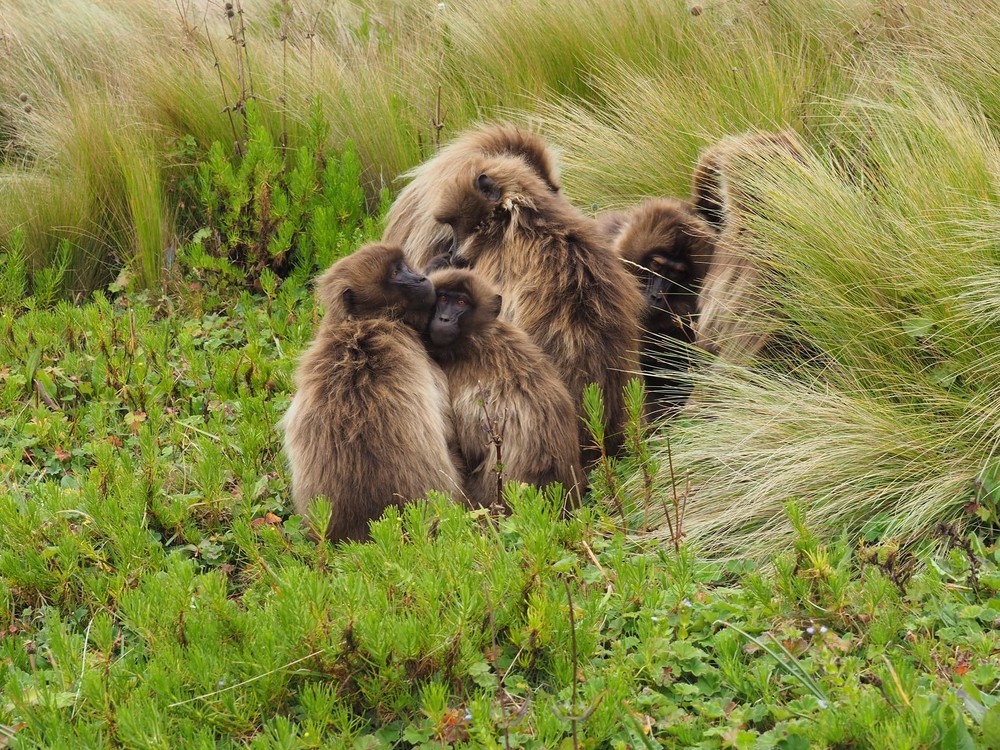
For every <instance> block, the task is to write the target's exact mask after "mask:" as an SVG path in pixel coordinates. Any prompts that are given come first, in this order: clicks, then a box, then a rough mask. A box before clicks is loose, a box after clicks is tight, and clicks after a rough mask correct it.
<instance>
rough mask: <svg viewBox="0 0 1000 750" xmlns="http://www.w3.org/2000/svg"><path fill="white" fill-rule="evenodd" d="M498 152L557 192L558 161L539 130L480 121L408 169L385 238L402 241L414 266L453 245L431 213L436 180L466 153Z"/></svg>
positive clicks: (460, 165)
mask: <svg viewBox="0 0 1000 750" xmlns="http://www.w3.org/2000/svg"><path fill="white" fill-rule="evenodd" d="M502 155H508V156H520V157H522V158H523V159H524V160H525V161H526V162H527V163H528V164H529V165H530V166H531V168H532V169H533V170H534V171H535V172H536V173H537V174H538V176H539V177H540V178H541V179H542V181H543V182H544V183H545V185H546V187H547V189H548V190H550V191H552V192H554V193H557V192H559V189H560V183H559V166H558V162H557V160H556V157H555V154H554V153H553V151H552V149H551V148H549V146H548V144H547V143H546V142H545V140H544V139H543V138H542V137H541V136H539V135H535V134H534V133H531V132H528V131H526V130H522V129H521V128H518V127H516V126H514V125H502V124H495V125H482V126H480V127H478V128H474V129H471V130H468V131H466V132H465V133H463V134H462V135H460V136H459V137H458V138H456V139H455V140H454V141H452V142H451V143H450V144H448V145H447V146H445V147H444V148H443V149H441V151H440V152H439V153H438V154H437V155H436V156H435V157H434V158H432V159H430V160H428V161H426V162H424V163H423V164H421V165H420V166H418V167H416V168H415V169H413V170H411V171H410V172H409V173H408V175H409V176H410V177H412V178H413V179H412V181H411V182H410V184H409V185H407V186H406V187H405V188H403V190H402V191H401V192H400V193H399V196H398V197H397V198H396V200H395V202H394V203H393V204H392V207H391V208H390V209H389V216H388V223H387V225H386V229H385V235H384V237H383V241H385V242H391V243H394V244H397V245H401V246H402V247H403V250H404V252H405V253H406V257H407V259H408V260H409V261H410V264H411V265H412V266H413V267H414V268H419V269H426V268H427V267H428V265H429V264H430V262H431V261H432V260H433V259H434V258H435V257H438V256H441V255H443V254H446V253H448V252H449V251H450V250H451V247H452V240H453V236H452V233H451V230H450V229H449V228H448V227H447V226H446V225H444V224H440V223H439V222H437V221H435V219H434V215H433V211H434V206H436V205H437V203H438V202H439V198H440V194H439V186H440V185H443V184H445V183H447V182H448V181H449V180H451V179H453V178H454V176H455V175H456V174H457V173H458V172H461V171H462V170H463V169H464V168H465V166H466V163H467V162H468V160H469V159H470V158H473V157H481V156H502Z"/></svg>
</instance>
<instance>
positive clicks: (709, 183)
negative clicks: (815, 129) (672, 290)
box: [694, 132, 803, 362]
mask: <svg viewBox="0 0 1000 750" xmlns="http://www.w3.org/2000/svg"><path fill="white" fill-rule="evenodd" d="M802 154H803V151H802V148H801V147H800V146H799V145H798V141H797V140H796V138H795V136H794V134H792V133H790V132H789V133H750V134H745V135H738V136H729V137H727V138H724V139H723V140H721V141H719V142H718V143H717V144H715V145H714V146H711V147H710V148H708V149H707V150H706V151H705V152H704V153H702V155H701V157H700V158H699V160H698V165H697V166H696V168H695V174H694V205H695V208H696V210H697V211H698V212H699V213H701V215H702V216H704V217H705V219H706V221H708V222H709V223H711V224H712V225H713V226H715V227H716V228H717V229H718V230H719V239H718V242H717V244H716V252H715V257H714V259H713V261H712V264H711V266H710V268H709V270H708V274H707V275H706V277H705V282H704V284H703V285H702V287H701V293H700V295H699V300H698V325H697V329H698V335H697V338H696V343H697V344H698V346H700V347H701V348H703V349H705V350H707V351H711V352H713V353H715V354H718V355H719V356H720V357H722V358H723V359H726V360H727V361H730V362H745V361H748V360H751V359H753V358H754V357H755V356H756V355H757V353H758V352H759V351H760V350H761V347H762V346H763V345H764V343H765V342H766V337H763V336H761V335H759V334H758V333H756V332H754V330H752V329H751V327H750V326H749V325H748V324H747V323H746V315H747V313H748V312H749V311H750V310H751V309H752V307H753V304H754V295H755V294H756V292H757V289H758V287H759V284H760V274H759V270H758V269H757V268H755V267H754V265H753V264H752V262H751V261H750V259H749V257H748V253H747V250H746V248H747V244H746V243H747V241H748V232H747V230H746V227H745V224H744V222H743V220H742V217H743V216H744V215H745V214H746V212H747V211H752V210H754V208H753V206H752V201H751V200H750V196H748V195H746V193H745V192H744V188H743V187H742V185H741V183H740V180H739V171H740V169H745V168H747V167H748V166H751V165H754V166H756V165H761V164H765V163H767V162H773V161H775V160H788V159H795V160H797V161H801V160H802Z"/></svg>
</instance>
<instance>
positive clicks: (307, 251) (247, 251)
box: [182, 102, 377, 289]
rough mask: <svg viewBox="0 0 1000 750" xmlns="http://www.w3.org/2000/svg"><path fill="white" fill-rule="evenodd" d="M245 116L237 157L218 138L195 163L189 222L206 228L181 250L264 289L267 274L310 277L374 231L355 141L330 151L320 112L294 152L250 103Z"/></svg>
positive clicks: (187, 257) (190, 260)
mask: <svg viewBox="0 0 1000 750" xmlns="http://www.w3.org/2000/svg"><path fill="white" fill-rule="evenodd" d="M246 117H247V124H248V130H247V133H248V135H247V140H246V143H245V144H244V146H243V148H242V149H241V151H240V152H239V153H232V151H231V150H230V149H228V148H227V147H225V146H223V144H222V143H220V142H219V141H216V142H215V143H213V144H212V147H211V148H210V149H209V151H208V154H207V155H206V156H205V158H204V159H203V160H202V161H201V162H200V163H199V164H198V168H197V176H196V180H195V184H194V188H193V190H194V194H195V195H194V200H193V202H192V204H193V205H192V208H193V209H194V210H193V211H192V214H193V217H192V218H193V221H194V222H195V223H201V224H202V226H201V228H199V229H198V231H197V232H195V234H194V238H193V241H192V244H191V246H189V247H187V248H185V249H184V250H183V251H182V260H184V261H185V262H186V265H187V266H188V267H189V268H200V269H202V270H209V269H211V270H217V271H220V272H223V273H226V274H228V275H229V276H230V277H236V278H239V279H240V280H241V281H244V280H245V281H249V282H251V283H253V284H254V285H255V286H256V287H257V288H258V289H260V288H261V276H262V274H265V273H276V274H278V275H279V276H287V275H288V274H289V273H291V272H292V271H293V270H297V271H299V273H300V274H306V275H308V274H310V273H312V272H314V271H315V270H316V269H318V268H325V267H326V266H328V265H329V264H330V263H331V262H332V261H333V260H334V259H335V258H337V257H340V256H341V255H344V254H345V253H346V252H347V251H348V250H349V249H350V248H351V247H353V246H354V245H356V244H357V242H358V240H359V239H360V238H362V237H364V236H370V235H372V234H373V233H374V230H375V227H376V226H377V223H376V220H375V219H372V218H370V215H369V213H368V211H367V210H366V204H365V194H364V190H363V189H362V187H361V164H360V162H359V161H358V157H357V154H356V152H355V151H354V149H353V147H352V146H351V145H350V144H348V145H347V147H346V148H345V150H344V151H343V152H342V153H341V154H339V155H334V154H329V153H327V150H326V147H325V143H326V139H327V133H326V130H327V127H326V125H325V122H324V120H323V117H322V114H321V112H320V110H319V108H316V109H315V111H314V115H313V119H312V135H311V137H310V138H309V139H308V141H307V142H306V143H304V144H303V145H302V146H300V147H298V148H297V149H294V150H288V149H285V148H283V147H282V146H280V145H279V144H277V143H276V142H275V141H274V139H273V138H272V136H271V134H270V132H269V131H268V130H267V128H266V127H264V126H263V125H262V124H261V123H260V122H259V118H258V116H257V108H256V106H255V105H254V104H253V102H249V103H248V104H247V112H246ZM206 255H207V258H206V257H205V256H206ZM210 259H214V260H210Z"/></svg>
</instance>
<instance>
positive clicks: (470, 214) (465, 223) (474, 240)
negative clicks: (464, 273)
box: [434, 156, 555, 266]
mask: <svg viewBox="0 0 1000 750" xmlns="http://www.w3.org/2000/svg"><path fill="white" fill-rule="evenodd" d="M554 195H555V193H553V192H552V190H551V189H550V188H549V186H548V185H547V184H546V182H545V181H544V180H543V179H542V178H541V177H539V175H538V173H537V172H536V171H535V170H534V169H533V168H532V167H531V166H530V165H529V164H528V163H527V162H526V161H525V160H524V159H523V158H522V157H519V156H493V157H475V158H470V159H469V163H468V165H467V168H466V169H463V170H459V171H458V173H456V175H454V176H453V177H452V179H451V180H450V181H449V184H446V185H444V186H442V190H441V199H440V201H439V203H438V205H437V207H436V209H435V211H434V218H435V220H437V221H438V222H440V223H442V224H447V225H448V226H450V227H451V230H452V232H453V234H454V244H453V246H452V251H451V256H452V258H453V259H454V260H456V261H457V262H458V263H463V262H464V263H467V264H469V265H473V266H474V265H475V262H476V258H477V257H478V256H479V255H480V254H481V253H482V252H483V251H485V250H486V249H488V248H490V247H495V246H497V245H499V244H501V243H502V241H503V238H504V235H505V234H506V232H507V230H508V229H509V228H510V226H511V224H512V222H516V221H518V219H519V218H523V216H524V215H528V214H537V213H539V212H540V211H541V210H542V208H543V206H544V205H546V204H547V203H549V202H550V201H551V198H552V197H553V196H554Z"/></svg>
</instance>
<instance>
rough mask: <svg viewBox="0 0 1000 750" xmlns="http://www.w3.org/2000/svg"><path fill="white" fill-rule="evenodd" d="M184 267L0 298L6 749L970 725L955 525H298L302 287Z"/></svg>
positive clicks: (927, 739) (538, 519)
mask: <svg viewBox="0 0 1000 750" xmlns="http://www.w3.org/2000/svg"><path fill="white" fill-rule="evenodd" d="M180 261H181V263H182V264H183V263H186V262H187V260H186V256H183V255H182V257H181V259H180ZM192 273H194V272H192ZM205 273H206V271H204V270H203V269H197V271H196V273H195V275H189V276H187V280H186V282H185V283H184V284H182V285H181V286H180V290H181V291H179V292H177V293H175V294H172V295H171V296H168V297H161V296H157V295H153V294H150V293H148V292H142V293H137V294H127V295H126V294H115V295H113V296H107V295H105V294H98V295H97V297H96V299H95V300H94V301H92V302H89V303H87V304H85V305H83V306H80V307H70V306H68V305H59V306H57V307H55V308H54V309H48V310H30V309H29V310H28V311H26V312H21V313H17V312H15V310H13V309H12V308H8V309H7V310H6V311H4V312H2V313H0V415H2V416H0V423H2V426H3V429H2V430H0V435H3V437H2V439H0V472H2V476H3V482H2V485H3V488H4V489H3V491H2V493H0V628H2V632H3V633H4V636H3V638H2V639H0V654H2V656H0V686H2V697H0V732H2V733H3V735H4V736H10V737H11V738H12V746H13V747H47V748H59V747H66V748H69V747H116V746H118V747H121V746H124V747H177V746H180V745H183V746H185V747H216V746H219V747H244V746H247V747H254V748H272V747H274V748H277V747H284V748H310V747H345V748H347V747H351V748H356V747H368V748H378V747H386V748H388V747H425V748H430V747H444V746H448V745H458V746H464V747H495V748H500V747H506V746H509V747H523V748H543V747H572V746H573V744H572V742H573V741H572V734H573V727H572V724H573V723H574V722H573V721H571V719H572V718H574V717H576V718H578V721H576V722H575V723H576V733H577V740H578V742H579V746H581V747H643V746H645V747H649V746H666V747H697V748H799V747H847V746H854V747H875V748H919V747H974V746H975V745H974V744H973V743H975V742H979V743H986V742H987V740H988V738H990V737H993V738H994V740H995V738H996V735H995V733H994V734H989V732H995V730H992V729H990V727H991V726H992V723H993V722H995V720H996V714H997V713H998V712H1000V708H998V707H997V705H996V702H997V697H996V685H997V682H998V680H1000V669H998V667H997V665H996V660H995V654H996V651H997V649H998V648H1000V644H998V641H997V634H996V633H997V631H996V630H995V629H994V621H995V619H996V617H997V616H998V613H1000V594H998V591H1000V570H998V565H997V559H996V556H997V553H996V551H995V549H991V550H987V549H984V548H983V547H982V546H981V545H979V544H978V542H977V541H976V540H975V539H973V540H972V542H971V544H972V545H973V546H971V547H968V548H967V549H965V548H963V547H962V546H955V545H956V544H959V545H961V544H964V542H963V541H962V540H963V539H964V537H961V536H957V537H955V538H954V539H953V540H952V542H951V543H950V546H951V547H952V549H951V550H950V551H948V552H946V553H943V554H940V553H934V552H933V549H934V547H935V544H934V543H933V540H932V542H931V543H929V544H926V545H921V546H918V547H916V548H911V549H900V548H899V547H898V546H893V545H892V544H882V545H875V546H870V547H868V546H862V547H860V548H856V547H854V546H853V545H852V544H851V543H850V542H848V541H847V539H846V537H842V538H840V539H835V540H833V541H832V542H829V543H828V542H823V541H821V539H820V537H819V536H818V535H817V534H815V533H813V531H811V527H810V525H809V524H807V523H805V522H803V521H802V519H801V517H800V513H799V511H797V510H795V509H794V508H792V509H790V510H789V511H788V512H789V513H790V514H791V515H790V518H791V519H792V521H793V523H794V525H795V529H796V531H795V535H794V538H793V539H792V541H791V544H790V549H789V551H788V552H784V553H781V554H778V555H777V556H775V557H774V559H773V569H772V570H770V571H769V572H765V571H760V570H757V569H756V566H750V565H744V564H740V563H729V564H721V563H713V562H710V561H709V560H707V559H705V558H703V557H700V556H697V555H695V554H694V553H693V552H692V550H691V549H690V548H687V547H681V549H680V552H679V553H676V554H675V553H674V552H673V551H670V552H667V551H666V549H665V548H664V547H663V546H662V545H661V544H660V543H659V541H658V540H657V538H656V536H655V535H647V534H643V533H633V534H631V535H624V534H622V533H621V532H620V531H619V530H618V527H619V526H620V524H621V519H620V517H619V515H618V511H617V509H616V508H615V506H614V504H613V503H612V502H610V501H609V500H607V499H603V498H602V497H600V496H597V497H593V498H592V499H591V501H590V503H588V505H587V507H585V508H584V509H583V510H582V511H580V512H579V513H578V514H577V515H576V516H575V517H574V518H572V519H570V520H559V519H558V517H557V512H556V508H557V507H558V502H554V501H553V500H551V499H547V498H545V497H543V496H541V495H539V494H538V493H536V492H534V491H524V492H521V493H519V494H515V495H514V496H512V498H511V502H512V505H513V509H514V512H513V514H512V516H511V517H510V518H508V519H504V520H501V521H499V522H498V521H495V520H490V519H489V518H488V517H487V516H485V515H483V514H482V513H480V514H470V513H467V512H466V511H465V510H463V509H462V508H461V507H459V506H457V505H454V504H451V503H449V502H448V501H447V500H443V499H437V500H435V501H433V502H432V503H430V504H416V505H413V506H410V507H409V508H408V509H407V510H406V511H405V513H403V514H402V515H400V514H398V513H396V512H394V511H391V512H390V513H389V514H388V515H387V516H386V517H385V519H384V520H382V521H381V522H380V523H379V524H378V525H377V526H376V527H375V529H374V533H373V541H372V543H370V544H365V545H357V544H353V545H347V546H344V547H341V548H339V549H334V548H332V547H331V546H330V545H328V544H316V543H314V542H313V541H311V540H309V539H307V538H306V536H305V533H304V531H305V527H304V524H303V521H302V519H301V518H300V517H297V516H289V515H288V509H287V503H286V499H287V481H288V478H287V472H286V469H285V467H284V464H283V461H282V459H281V455H280V436H279V434H278V433H277V431H276V429H275V423H276V422H277V419H278V418H279V416H280V415H281V413H282V412H283V410H284V409H285V408H286V406H287V403H288V398H289V395H290V393H289V391H290V388H291V373H292V369H293V362H294V359H293V358H294V355H295V354H296V353H297V352H299V351H301V350H302V349H303V348H304V346H305V345H306V343H307V342H308V340H309V338H310V337H311V335H312V331H313V327H314V325H315V322H316V311H315V310H314V307H313V301H312V299H311V295H310V294H309V291H308V289H307V287H306V286H305V285H304V284H303V283H302V282H301V281H297V280H296V278H294V277H293V278H292V279H290V280H288V281H285V282H283V283H277V284H275V286H274V287H271V288H269V291H268V296H267V297H266V298H264V299H262V298H260V297H255V296H252V295H250V294H248V293H246V292H242V293H240V292H237V291H236V290H235V289H234V287H232V286H229V285H225V284H222V283H213V284H209V283H199V282H197V279H198V278H202V279H203V280H204V281H207V280H208V279H207V277H204V274H205ZM28 307H29V308H30V307H31V300H28ZM638 402H639V403H641V397H640V398H639V401H638ZM630 507H631V516H630V518H631V520H630V524H633V522H634V524H638V519H639V518H640V508H638V507H637V506H630ZM632 528H633V531H634V529H635V525H633V526H632ZM938 541H939V542H940V540H938ZM942 545H943V546H946V547H947V546H949V545H948V544H945V543H941V544H938V545H937V546H938V547H940V546H942ZM972 566H975V567H972ZM571 603H572V607H573V615H572V619H571V618H570V612H569V607H570V606H571ZM571 623H572V628H573V630H572V634H571ZM574 638H575V640H574ZM574 664H575V667H574ZM574 674H575V676H576V680H575V686H574ZM981 746H983V747H986V746H989V745H988V744H981Z"/></svg>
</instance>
